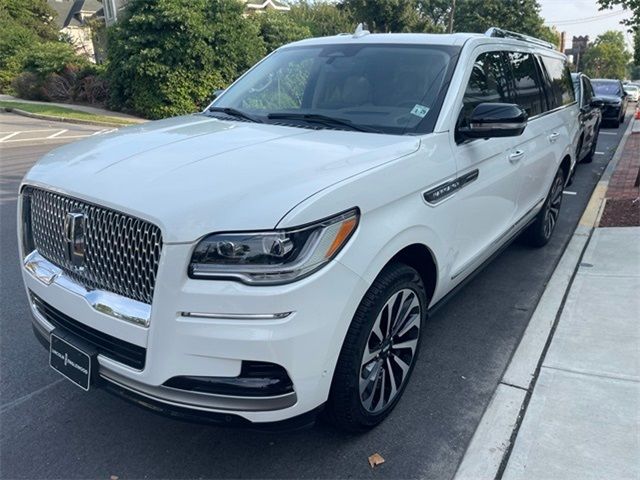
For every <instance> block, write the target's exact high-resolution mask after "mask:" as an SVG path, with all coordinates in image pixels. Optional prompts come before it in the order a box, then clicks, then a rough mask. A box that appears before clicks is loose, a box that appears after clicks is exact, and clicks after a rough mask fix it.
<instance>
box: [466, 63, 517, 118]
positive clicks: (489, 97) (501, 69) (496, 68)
mask: <svg viewBox="0 0 640 480" xmlns="http://www.w3.org/2000/svg"><path fill="white" fill-rule="evenodd" d="M507 68H508V67H507V64H506V62H505V61H504V55H503V53H502V52H486V53H482V54H480V55H478V58H476V61H475V62H474V64H473V69H472V70H471V77H470V78H469V83H468V84H467V88H466V90H465V92H464V97H463V100H462V113H461V125H468V121H469V117H470V116H471V113H472V112H473V109H474V108H475V107H477V106H478V105H479V104H481V103H514V95H513V91H512V88H511V85H510V82H509V75H508V71H507Z"/></svg>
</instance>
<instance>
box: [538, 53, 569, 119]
mask: <svg viewBox="0 0 640 480" xmlns="http://www.w3.org/2000/svg"><path fill="white" fill-rule="evenodd" d="M540 59H541V61H542V66H543V68H544V69H545V70H546V73H547V78H548V84H547V89H548V91H547V99H548V100H549V103H550V105H549V107H550V108H551V109H554V108H558V107H562V106H564V105H568V104H570V103H571V102H574V101H575V99H576V96H575V91H574V89H573V82H572V81H571V73H570V72H569V67H568V66H567V63H566V61H565V60H562V59H560V58H553V57H547V56H545V55H541V56H540Z"/></svg>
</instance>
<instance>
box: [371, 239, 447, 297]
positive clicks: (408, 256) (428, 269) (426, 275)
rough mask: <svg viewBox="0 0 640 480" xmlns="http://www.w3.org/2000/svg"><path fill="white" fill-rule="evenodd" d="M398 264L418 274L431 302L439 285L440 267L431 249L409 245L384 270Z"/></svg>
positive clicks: (421, 245) (424, 246)
mask: <svg viewBox="0 0 640 480" xmlns="http://www.w3.org/2000/svg"><path fill="white" fill-rule="evenodd" d="M396 262H397V263H403V264H405V265H407V266H409V267H411V268H413V269H415V270H416V271H417V272H418V274H419V275H420V278H421V279H422V283H423V284H424V288H425V293H426V294H427V299H428V300H429V302H430V301H431V299H432V298H433V294H434V292H435V290H436V286H437V284H438V266H437V263H436V260H435V256H434V255H433V252H432V251H431V250H430V249H429V247H427V246H426V245H424V244H422V243H412V244H411V245H407V246H406V247H404V248H402V249H401V250H400V251H399V252H398V253H396V254H395V255H394V256H393V257H391V258H390V259H389V260H388V261H387V263H386V264H385V265H384V267H383V269H384V268H385V267H386V266H387V265H390V264H391V263H396Z"/></svg>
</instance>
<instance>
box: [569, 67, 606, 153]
mask: <svg viewBox="0 0 640 480" xmlns="http://www.w3.org/2000/svg"><path fill="white" fill-rule="evenodd" d="M571 80H573V88H574V89H575V91H576V99H577V100H578V105H579V106H580V117H579V120H580V135H579V137H578V144H577V146H576V162H584V163H589V162H591V161H592V160H593V156H594V154H595V153H596V143H597V142H598V133H599V132H600V124H601V123H602V111H601V109H602V108H603V107H604V101H603V100H602V99H601V98H600V97H596V96H595V93H594V91H593V86H592V85H591V79H590V78H589V77H587V76H586V75H585V74H583V73H572V74H571Z"/></svg>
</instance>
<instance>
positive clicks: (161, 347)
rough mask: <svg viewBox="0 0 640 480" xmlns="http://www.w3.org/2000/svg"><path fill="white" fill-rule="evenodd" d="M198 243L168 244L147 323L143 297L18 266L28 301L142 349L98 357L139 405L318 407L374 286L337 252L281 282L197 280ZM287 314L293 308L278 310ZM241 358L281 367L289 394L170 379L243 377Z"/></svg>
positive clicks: (41, 326)
mask: <svg viewBox="0 0 640 480" xmlns="http://www.w3.org/2000/svg"><path fill="white" fill-rule="evenodd" d="M192 247H193V245H190V244H169V245H165V246H164V249H163V253H162V259H161V261H160V266H159V270H158V280H157V282H156V288H155V293H154V303H153V305H152V306H151V307H150V309H149V311H148V312H146V314H147V317H146V321H141V319H142V320H144V318H145V312H144V311H143V309H141V308H140V305H137V304H131V303H130V302H128V299H125V298H124V297H119V298H118V299H115V298H113V297H101V298H102V299H103V301H101V302H98V303H96V302H95V301H93V300H95V297H96V291H93V292H87V291H86V290H84V289H83V288H82V287H81V286H79V285H77V284H73V282H71V281H70V279H69V278H68V277H65V276H64V274H62V273H61V272H55V271H54V272H53V275H49V276H47V275H46V274H43V273H42V272H43V269H44V270H46V269H47V268H48V269H49V270H50V271H51V270H55V266H53V265H50V264H49V265H48V266H47V265H46V263H41V264H40V265H39V266H40V267H42V268H40V270H38V269H37V268H34V266H33V265H31V266H30V268H26V266H25V267H24V268H23V269H22V274H23V279H24V282H25V285H26V288H27V293H28V294H29V295H30V298H31V299H32V300H33V296H31V295H35V296H37V297H38V298H40V299H42V300H43V301H44V302H46V303H47V304H48V305H50V306H52V307H53V308H54V309H57V310H59V311H60V312H63V313H64V314H65V315H67V316H68V317H70V318H72V319H74V320H75V321H77V322H81V323H82V324H83V325H86V326H87V327H90V328H91V329H95V330H97V331H100V332H103V333H105V334H106V335H108V336H111V337H114V338H117V339H120V340H122V341H124V342H127V343H128V344H131V345H134V346H138V347H142V348H144V349H146V357H145V361H144V366H143V367H142V368H134V367H132V366H131V365H125V364H124V363H122V362H120V361H116V360H114V358H110V357H112V356H110V355H107V354H100V355H99V356H98V363H99V377H100V380H101V382H104V383H105V385H106V386H108V387H109V388H110V389H112V390H118V391H120V392H127V394H128V395H129V396H130V397H134V398H136V399H138V400H140V401H138V403H142V404H144V403H147V405H146V406H149V404H155V405H162V406H163V408H164V409H166V410H168V411H176V410H177V411H182V412H183V413H184V412H197V413H200V414H207V415H209V416H212V417H214V418H218V417H220V415H222V417H220V418H231V417H232V416H233V417H238V418H241V419H242V421H245V422H254V423H262V422H279V421H283V420H287V419H290V418H294V417H299V416H300V415H303V414H306V413H307V412H311V411H313V410H315V409H317V408H318V407H319V406H321V405H322V404H323V403H324V402H325V401H326V399H327V398H328V394H329V388H330V386H331V380H332V376H333V370H334V368H335V363H336V360H337V358H338V355H339V352H340V349H341V346H342V341H343V339H344V336H345V334H346V331H347V328H348V326H349V323H350V320H351V318H352V317H353V314H354V312H355V310H356V308H357V305H358V303H359V299H360V298H362V295H364V292H365V291H366V289H367V287H368V285H367V284H366V283H365V282H364V281H363V280H362V279H361V278H360V277H359V276H358V275H356V274H355V273H354V272H352V271H351V270H350V269H348V268H347V267H345V266H344V265H342V264H341V263H340V262H339V261H336V260H334V261H333V262H331V264H329V265H328V266H327V267H325V268H324V269H322V270H320V271H319V272H316V273H315V274H314V275H311V276H310V277H308V278H305V279H303V280H301V281H299V282H295V283H292V284H289V285H282V286H269V287H263V286H260V287H257V286H247V285H242V284H239V283H234V282H228V281H209V280H193V279H190V278H188V276H187V274H186V265H187V263H188V260H189V258H190V255H191V251H192ZM50 273H51V272H50ZM98 293H99V292H98ZM105 298H106V300H105ZM115 300H117V302H116V301H115ZM31 309H32V313H33V317H34V327H35V329H36V331H37V332H38V334H39V335H40V336H41V337H42V338H44V339H47V338H48V335H49V333H50V332H51V330H53V328H54V325H53V324H52V323H50V322H48V321H47V318H45V316H44V315H43V314H42V312H41V311H40V310H38V308H37V305H36V304H35V303H34V302H33V301H32V302H31ZM282 312H287V313H289V312H290V313H289V314H288V315H287V316H284V317H281V316H279V315H275V316H274V315H272V314H280V313H282ZM129 314H132V315H131V316H132V317H133V318H129ZM243 361H245V362H246V361H255V362H270V363H273V364H276V365H279V366H281V367H283V368H284V369H285V370H286V372H287V374H288V376H289V378H290V379H291V381H292V383H293V392H289V393H286V394H283V395H275V396H259V397H256V396H251V397H243V396H233V395H219V394H211V393H202V392H198V391H189V390H182V389H177V388H172V387H168V386H166V385H164V384H165V382H167V381H168V380H169V379H172V378H174V377H181V376H193V377H228V378H233V377H238V375H239V374H240V372H241V367H242V364H243ZM156 410H157V408H156ZM218 414H219V415H218ZM223 423H224V422H223Z"/></svg>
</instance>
